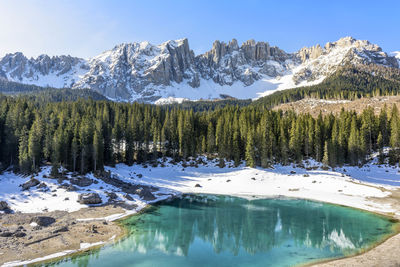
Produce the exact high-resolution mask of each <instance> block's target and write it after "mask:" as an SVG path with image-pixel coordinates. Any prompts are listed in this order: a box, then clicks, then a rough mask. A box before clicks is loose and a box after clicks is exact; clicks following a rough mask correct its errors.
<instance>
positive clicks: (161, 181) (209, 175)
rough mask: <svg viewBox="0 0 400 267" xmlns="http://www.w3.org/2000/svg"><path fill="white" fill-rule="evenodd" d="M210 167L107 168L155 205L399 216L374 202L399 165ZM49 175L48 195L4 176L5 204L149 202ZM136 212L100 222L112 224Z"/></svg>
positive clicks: (65, 206)
mask: <svg viewBox="0 0 400 267" xmlns="http://www.w3.org/2000/svg"><path fill="white" fill-rule="evenodd" d="M187 164H190V162H187ZM205 164H206V165H203V164H200V165H198V167H185V168H183V167H182V164H177V165H173V164H171V163H168V162H167V163H165V167H160V165H159V166H158V167H150V166H149V167H143V166H142V165H133V166H127V165H124V164H118V165H116V166H115V167H106V170H109V171H111V173H112V175H113V176H114V177H117V178H119V179H120V180H123V181H125V182H129V183H134V184H143V185H152V186H156V187H158V188H159V191H157V192H154V195H155V196H156V197H157V199H156V200H154V201H153V202H155V201H159V200H162V199H166V198H168V197H170V196H171V195H180V194H182V193H204V194H224V195H234V196H242V197H247V198H252V197H263V198H267V197H268V198H269V197H293V198H304V199H312V200H316V201H323V202H329V203H334V204H340V205H345V206H352V207H355V208H360V209H365V210H370V211H379V212H395V210H393V209H392V208H391V207H390V206H389V205H383V204H378V203H376V202H373V201H371V200H370V199H369V198H370V197H377V198H383V197H386V196H388V195H389V194H390V193H389V192H387V191H382V190H380V187H384V188H386V189H393V188H396V187H397V186H399V185H400V174H399V173H398V168H397V167H396V168H393V167H388V166H379V165H374V164H371V165H366V166H364V167H363V168H358V167H348V166H346V167H345V168H340V169H339V168H338V169H336V170H335V171H332V170H329V171H324V170H322V169H321V168H319V167H320V165H319V164H317V163H315V162H310V163H309V166H313V167H314V168H313V169H315V170H306V169H305V168H299V167H295V166H281V165H275V166H274V169H261V168H249V167H245V166H244V165H241V166H239V167H233V166H232V164H231V163H227V166H226V167H224V168H219V167H218V166H217V164H218V162H217V160H212V161H206V160H205ZM317 167H318V168H317ZM49 173H50V167H44V168H43V169H42V171H41V172H40V173H39V175H37V176H36V177H35V178H36V179H38V180H40V181H41V182H43V183H45V184H46V185H47V186H48V187H49V190H48V191H46V192H42V191H41V189H38V188H36V187H33V188H31V189H30V190H26V191H22V190H21V187H19V185H20V184H22V183H23V182H25V181H27V180H28V179H30V177H21V176H18V175H16V174H13V173H10V172H6V173H4V174H2V175H0V201H1V200H5V201H7V203H8V204H9V206H10V208H11V209H12V210H14V211H19V212H25V213H28V212H42V211H54V210H65V211H70V212H72V211H76V210H79V209H81V208H84V207H87V205H83V204H79V203H78V202H77V199H78V195H79V194H80V193H87V192H88V189H90V192H95V193H98V194H99V195H100V196H101V198H102V200H103V203H105V202H106V201H107V195H106V192H115V193H116V194H117V195H118V199H119V200H124V201H126V202H127V203H129V204H136V205H137V206H138V207H137V209H136V211H138V210H140V209H142V208H143V207H145V206H146V205H147V203H148V202H146V201H143V200H142V199H140V198H139V196H137V195H131V197H132V198H133V200H132V201H129V200H127V199H126V198H125V197H124V195H125V193H123V192H122V191H121V190H120V189H119V188H117V187H114V186H111V185H109V184H106V183H104V182H103V181H101V180H99V179H96V178H95V177H94V176H93V175H88V177H90V178H92V179H94V180H96V181H97V182H98V183H97V184H92V185H91V186H89V187H82V188H80V187H78V189H79V190H77V191H73V192H67V191H66V190H65V189H62V188H58V187H59V184H58V183H57V180H55V179H49V178H43V176H44V175H45V176H47V177H48V174H49ZM139 177H141V178H139ZM63 183H66V184H69V181H66V180H65V181H64V182H63ZM197 184H198V185H197ZM196 185H197V186H196ZM136 211H135V210H133V211H127V213H125V214H115V215H111V216H108V217H106V218H98V219H106V220H109V221H112V220H115V219H118V218H121V217H123V216H126V215H129V214H132V213H135V212H136ZM84 220H91V219H84Z"/></svg>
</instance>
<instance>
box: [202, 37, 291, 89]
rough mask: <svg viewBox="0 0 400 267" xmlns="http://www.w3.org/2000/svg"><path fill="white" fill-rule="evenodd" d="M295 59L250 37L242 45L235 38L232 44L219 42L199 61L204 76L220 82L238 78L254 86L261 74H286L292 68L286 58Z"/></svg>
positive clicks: (230, 82)
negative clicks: (289, 67) (273, 62)
mask: <svg viewBox="0 0 400 267" xmlns="http://www.w3.org/2000/svg"><path fill="white" fill-rule="evenodd" d="M291 58H293V57H292V56H291V55H289V54H286V53H285V52H284V51H283V50H280V49H279V48H277V47H271V46H270V45H269V44H268V43H264V42H257V43H256V42H255V41H254V40H249V41H247V42H245V43H243V44H242V46H241V47H239V46H238V43H237V41H236V39H233V40H232V41H231V42H229V43H228V44H226V43H224V42H220V41H215V42H214V44H213V48H212V49H211V50H210V51H208V52H206V53H205V54H203V55H200V56H198V57H196V63H197V67H198V68H199V70H200V73H201V75H202V78H204V79H212V80H213V81H214V82H216V83H218V84H220V85H232V84H233V83H234V82H236V81H241V82H243V83H244V84H245V85H251V84H253V83H254V81H256V80H259V79H260V78H261V77H262V75H260V74H264V75H268V76H270V77H276V76H277V75H280V74H282V73H283V72H284V71H285V70H287V68H288V66H287V63H286V60H288V59H291ZM271 61H275V62H276V63H277V64H271ZM255 69H257V70H255Z"/></svg>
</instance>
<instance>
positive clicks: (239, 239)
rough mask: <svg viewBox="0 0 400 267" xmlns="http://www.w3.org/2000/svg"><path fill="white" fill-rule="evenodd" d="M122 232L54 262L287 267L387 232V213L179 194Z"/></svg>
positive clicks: (354, 248) (349, 250)
mask: <svg viewBox="0 0 400 267" xmlns="http://www.w3.org/2000/svg"><path fill="white" fill-rule="evenodd" d="M124 224H125V225H126V227H128V229H129V232H130V234H129V236H128V237H126V238H125V239H123V240H121V241H119V242H118V243H116V244H113V245H110V246H106V247H105V248H102V249H99V250H97V251H94V252H91V253H90V254H88V255H82V256H79V257H75V258H73V259H67V260H63V262H61V263H57V264H60V265H62V266H96V267H98V266H157V267H158V266H293V265H296V264H301V263H307V262H312V261H316V260H321V259H326V258H335V257H342V256H345V255H351V254H354V253H356V252H358V251H359V250H360V249H365V248H368V247H369V246H371V245H372V244H374V243H375V242H377V241H379V240H380V239H381V238H382V237H383V236H385V235H387V234H390V233H391V231H392V230H391V229H392V223H391V222H390V221H388V219H386V218H384V217H381V216H377V215H375V214H372V213H367V212H362V211H359V210H355V209H350V208H345V207H340V206H335V205H329V204H323V203H319V202H313V201H307V200H289V199H256V200H251V201H249V200H245V199H241V198H236V197H227V196H218V197H216V196H187V197H185V198H184V199H178V200H173V201H170V202H164V203H162V204H160V205H158V206H156V207H154V208H152V209H150V210H149V211H147V212H146V213H143V214H141V215H139V216H133V217H130V218H128V219H127V220H125V221H124Z"/></svg>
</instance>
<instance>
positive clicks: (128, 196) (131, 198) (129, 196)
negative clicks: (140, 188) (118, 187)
mask: <svg viewBox="0 0 400 267" xmlns="http://www.w3.org/2000/svg"><path fill="white" fill-rule="evenodd" d="M124 197H125V198H126V199H127V200H129V201H132V200H133V197H131V195H129V194H125V195H124Z"/></svg>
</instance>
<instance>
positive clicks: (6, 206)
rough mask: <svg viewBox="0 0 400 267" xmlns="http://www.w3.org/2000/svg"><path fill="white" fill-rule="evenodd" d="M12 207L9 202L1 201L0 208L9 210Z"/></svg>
mask: <svg viewBox="0 0 400 267" xmlns="http://www.w3.org/2000/svg"><path fill="white" fill-rule="evenodd" d="M8 209H10V207H9V206H8V204H7V202H5V201H0V210H8Z"/></svg>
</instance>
